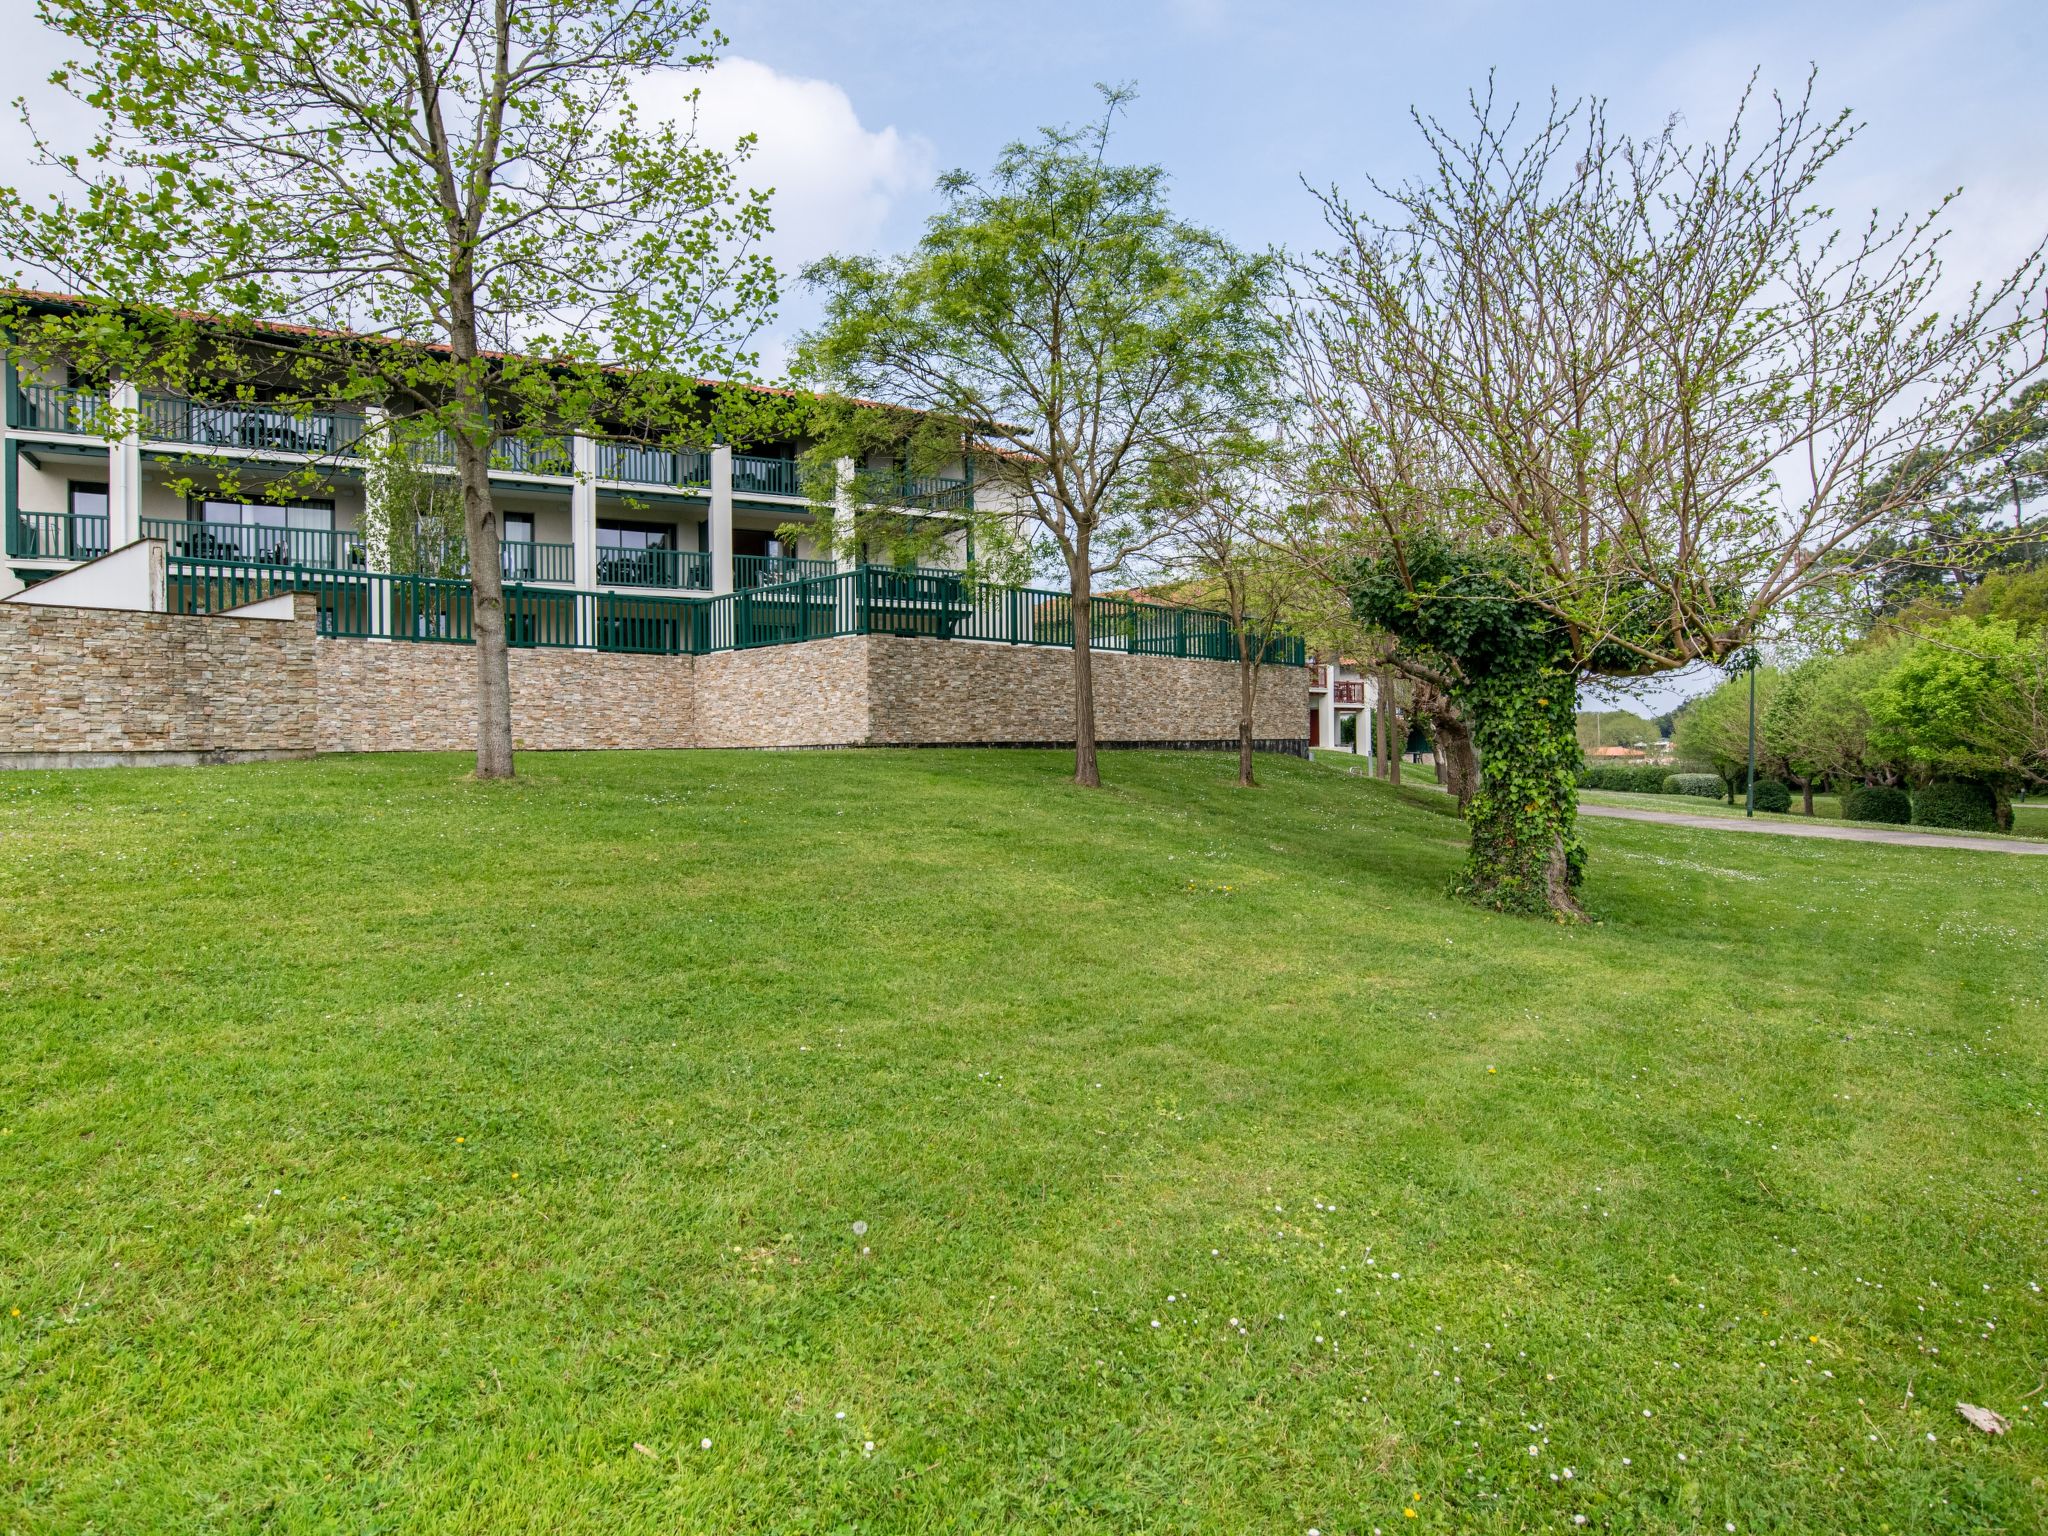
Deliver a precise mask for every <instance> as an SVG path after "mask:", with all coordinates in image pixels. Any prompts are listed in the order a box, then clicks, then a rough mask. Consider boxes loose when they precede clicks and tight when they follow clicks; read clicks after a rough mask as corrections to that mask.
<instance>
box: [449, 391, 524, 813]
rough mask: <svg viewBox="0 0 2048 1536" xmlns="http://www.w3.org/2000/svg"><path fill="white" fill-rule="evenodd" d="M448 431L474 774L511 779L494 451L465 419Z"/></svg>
mask: <svg viewBox="0 0 2048 1536" xmlns="http://www.w3.org/2000/svg"><path fill="white" fill-rule="evenodd" d="M465 404H466V405H468V406H470V407H471V408H473V409H474V410H475V411H476V412H477V414H478V415H479V416H480V415H481V414H482V412H483V409H484V407H483V404H482V402H481V401H480V400H475V399H473V398H472V399H471V400H468V401H465ZM465 414H467V413H465ZM470 419H471V420H472V421H474V420H475V419H476V418H475V417H471V418H470ZM449 435H450V436H451V437H453V438H454V440H455V460H456V472H457V474H458V475H459V476H460V478H461V481H462V523H463V531H464V533H465V534H466V535H467V537H468V541H469V585H470V633H471V635H472V637H473V638H474V640H475V642H476V776H477V777H478V778H479V779H509V778H511V777H512V679H511V673H510V671H509V669H508V666H507V662H506V654H505V580H504V575H505V573H504V566H503V564H502V556H501V555H500V553H499V539H498V512H497V508H496V507H495V506H493V505H492V503H491V461H490V453H489V449H488V448H487V447H484V446H480V445H479V444H478V442H477V440H476V437H475V436H473V435H472V433H471V432H470V430H469V429H468V427H467V426H466V425H465V426H463V427H461V428H458V430H456V431H455V432H453V433H451V434H449Z"/></svg>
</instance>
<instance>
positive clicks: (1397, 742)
mask: <svg viewBox="0 0 2048 1536" xmlns="http://www.w3.org/2000/svg"><path fill="white" fill-rule="evenodd" d="M1380 691H1381V693H1382V694H1384V695H1385V697H1386V698H1387V700H1388V704H1387V782H1388V783H1389V784H1399V783H1400V782H1401V749H1402V748H1403V747H1405V746H1407V745H1408V731H1407V726H1406V717H1405V716H1403V715H1402V714H1401V712H1400V711H1399V710H1398V709H1396V708H1395V707H1394V705H1393V702H1392V700H1393V697H1394V674H1393V673H1392V672H1389V671H1388V670H1387V669H1386V668H1384V667H1382V668H1381V669H1380Z"/></svg>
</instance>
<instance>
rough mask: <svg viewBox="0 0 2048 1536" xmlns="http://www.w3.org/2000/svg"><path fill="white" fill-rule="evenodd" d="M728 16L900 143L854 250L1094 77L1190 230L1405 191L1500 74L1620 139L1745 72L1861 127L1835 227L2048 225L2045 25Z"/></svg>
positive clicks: (1057, 114)
mask: <svg viewBox="0 0 2048 1536" xmlns="http://www.w3.org/2000/svg"><path fill="white" fill-rule="evenodd" d="M714 11H715V18H716V20H717V22H718V24H719V25H720V26H721V27H722V28H723V30H724V31H725V32H726V33H727V34H728V36H729V37H730V38H731V40H732V48H731V51H732V53H733V54H734V55H735V56H737V58H739V59H744V60H752V61H756V62H758V63H760V64H763V65H766V66H768V68H769V69H771V70H773V71H775V72H776V73H777V74H778V75H780V76H783V77H796V78H800V79H810V80H815V81H821V82H830V83H831V84H832V85H834V86H836V87H837V88H838V89H839V90H840V91H841V92H843V93H844V95H845V97H846V99H847V101H848V102H849V103H850V105H851V108H852V111H853V113H854V114H855V115H856V116H857V118H858V121H859V124H860V126H861V129H862V130H863V131H864V132H868V133H893V134H894V135H895V138H896V144H897V146H898V153H899V155H900V157H901V162H902V163H903V164H904V166H905V168H906V169H907V170H908V171H910V172H911V173H912V174H910V176H909V177H908V180H909V182H910V184H909V185H906V186H904V187H903V188H902V189H901V190H900V191H892V193H891V195H890V196H889V198H888V200H887V201H888V207H887V211H886V214H885V216H884V217H882V218H881V219H879V220H878V221H876V222H875V223H874V224H873V225H872V226H871V227H869V226H863V227H859V228H854V229H849V230H848V231H847V234H848V235H849V236H864V237H865V238H864V239H858V240H855V241H854V242H853V243H858V244H864V245H868V246H871V247H879V248H888V247H890V246H893V245H896V244H900V243H903V242H905V241H907V240H909V239H911V238H914V236H915V233H916V226H917V221H918V219H919V218H921V217H922V215H923V214H924V213H925V212H927V211H929V208H930V206H931V199H930V195H929V183H930V174H929V173H930V172H931V171H935V170H938V169H943V168H946V167H949V166H954V165H965V166H969V167H979V166H983V165H986V164H987V163H988V161H989V160H990V159H991V157H992V156H993V154H994V153H995V151H996V150H997V148H998V147H999V146H1000V145H1001V144H1002V143H1003V142H1004V141H1005V140H1007V139H1010V138H1012V137H1014V136H1016V135H1017V134H1019V133H1020V132H1023V131H1026V130H1028V129H1030V128H1031V127H1033V126H1035V125H1037V124H1040V123H1046V122H1054V121H1062V120H1072V119H1075V118H1079V117H1083V116H1086V115H1088V114H1089V112H1090V111H1091V109H1092V108H1093V106H1094V104H1095V103H1094V97H1093V94H1092V91H1091V85H1092V83H1093V82H1094V81H1096V80H1103V79H1108V80H1125V79H1129V80H1135V81H1136V82H1137V83H1138V87H1139V90H1140V92H1141V99H1140V100H1139V102H1138V103H1137V105H1136V107H1135V108H1134V110H1133V112H1132V114H1131V116H1130V118H1129V120H1128V122H1127V123H1126V125H1125V127H1124V128H1123V130H1122V132H1121V147H1122V151H1123V153H1124V154H1125V155H1127V156H1130V157H1133V158H1142V159H1148V160H1157V161H1159V162H1160V163H1162V164H1164V165H1165V166H1167V168H1168V169H1169V170H1170V171H1171V172H1172V173H1173V175H1174V178H1175V182H1176V187H1177V195H1178V200H1179V202H1180V204H1181V206H1182V207H1183V208H1184V209H1185V211H1186V212H1187V213H1188V214H1190V215H1192V216H1193V217H1196V218H1198V219H1200V220H1202V221H1204V222H1206V223H1209V224H1212V225H1214V226H1216V227H1218V228H1220V229H1222V230H1224V231H1225V232H1227V233H1229V234H1230V235H1232V236H1234V237H1235V238H1237V239H1239V240H1240V241H1243V242H1246V243H1253V244H1266V243H1285V244H1303V243H1310V242H1313V241H1314V239H1315V238H1316V234H1317V226H1316V219H1315V212H1314V209H1313V207H1312V206H1311V204H1310V201H1309V199H1308V197H1307V195H1306V193H1305V192H1304V191H1303V189H1302V187H1301V184H1300V178H1302V177H1306V178H1307V179H1308V180H1309V181H1310V182H1312V183H1315V184H1318V185H1322V184H1328V183H1331V182H1335V183H1338V184H1340V185H1344V186H1346V187H1356V186H1359V185H1360V184H1361V183H1362V182H1363V179H1364V177H1365V176H1366V175H1367V174H1368V173H1370V174H1375V175H1379V176H1381V177H1388V176H1394V177H1398V176H1400V175H1402V174H1404V173H1406V172H1408V171H1410V170H1412V169H1414V168H1415V167H1416V165H1417V140H1416V134H1415V130H1414V128H1413V126H1412V124H1411V123H1410V121H1409V118H1408V113H1409V109H1410V108H1411V106H1412V107H1416V108H1419V109H1421V110H1423V111H1425V112H1431V113H1436V114H1454V113H1457V112H1459V111H1460V110H1462V106H1463V102H1464V97H1465V94H1466V92H1467V91H1469V90H1471V89H1473V88H1475V87H1480V86H1483V85H1484V83H1485V81H1486V78H1487V75H1488V72H1489V71H1493V72H1495V73H1496V75H1497V78H1498V81H1499V90H1500V93H1501V95H1502V96H1504V97H1507V98H1510V99H1521V100H1527V101H1536V100H1539V99H1540V98H1542V97H1543V96H1544V95H1545V94H1546V93H1548V92H1549V91H1550V90H1551V89H1552V88H1556V89H1557V90H1559V91H1561V92H1563V93H1565V94H1566V95H1567V96H1576V95H1598V96H1603V97H1606V98H1607V99H1608V100H1609V101H1610V103H1611V106H1612V110H1613V114H1614V117H1615V119H1616V122H1617V124H1618V125H1620V126H1625V127H1630V128H1641V129H1645V130H1647V129H1653V128H1654V127H1656V126H1657V125H1658V124H1659V123H1661V122H1662V121H1663V119H1664V118H1665V117H1666V116H1667V115H1668V114H1670V113H1673V112H1677V113H1681V114H1683V115H1684V117H1685V119H1686V121H1687V122H1688V123H1690V124H1696V125H1697V126H1698V128H1699V130H1700V131H1701V132H1703V133H1704V132H1712V131H1714V130H1715V129H1716V128H1718V127H1720V126H1722V125H1723V124H1724V123H1725V121H1726V117H1727V114H1728V112H1729V111H1730V109H1731V108H1732V106H1733V104H1734V101H1735V98H1736V95H1737V93H1738V92H1739V91H1740V89H1741V87H1742V84H1743V82H1744V80H1745V79H1746V77H1747V76H1748V74H1749V73H1750V71H1751V70H1752V69H1756V68H1761V69H1762V70H1763V78H1764V82H1765V84H1766V85H1767V86H1770V85H1776V86H1781V87H1785V88H1788V89H1796V88H1798V86H1799V85H1800V84H1801V82H1802V81H1803V78H1804V75H1805V73H1806V70H1807V68H1808V66H1809V64H1817V65H1818V66H1819V67H1820V71H1821V80H1820V96H1821V99H1822V100H1823V101H1825V102H1827V103H1829V104H1831V105H1839V106H1845V107H1849V108H1851V109H1853V110H1854V111H1855V112H1856V113H1857V115H1858V116H1859V117H1860V118H1862V119H1863V120H1864V121H1865V122H1866V123H1867V124H1868V128H1867V130H1866V136H1865V139H1864V141H1863V142H1862V144H1861V145H1860V146H1859V147H1858V149H1857V150H1856V151H1855V152H1854V154H1853V156H1852V158H1851V159H1850V160H1849V161H1848V162H1847V163H1846V164H1845V165H1844V166H1843V174H1842V175H1841V176H1840V177H1839V178H1838V181H1837V184H1836V186H1835V188H1834V189H1833V190H1834V191H1835V193H1836V194H1837V196H1838V199H1839V206H1842V207H1843V208H1845V209H1847V208H1854V207H1867V206H1870V205H1872V204H1878V203H1881V204H1883V205H1885V206H1888V207H1906V206H1914V205H1919V204H1924V203H1925V202H1927V201H1929V200H1930V199H1932V198H1933V197H1935V196H1938V195H1939V194H1940V193H1941V192H1943V191H1946V190H1948V189H1950V188H1953V187H1955V186H1958V185H1967V186H1969V187H1970V189H1971V191H1970V194H1969V195H1968V197H1967V198H1966V200H1965V207H1964V211H1963V215H1962V218H1961V224H1962V226H1963V227H1964V228H1965V229H1966V230H1967V232H1968V233H1969V234H1970V236H1971V240H1970V243H1971V245H1972V246H1973V247H1975V248H1977V249H1978V250H1980V251H1981V252H1982V253H1983V254H1985V255H1987V256H1991V255H1998V254H2004V253H2006V252H2008V251H2010V252H2011V253H2013V254H2015V255H2016V254H2017V253H2018V252H2019V250H2021V249H2022V248H2023V246H2024V244H2029V243H2031V238H2029V239H2027V240H2025V241H2023V240H2022V239H2021V234H2022V232H2026V233H2027V234H2029V235H2030V236H2032V237H2037V236H2038V233H2039V232H2040V231H2041V230H2042V229H2043V228H2048V113H2044V112H2043V111H2042V110H2041V107H2042V99H2041V89H2042V84H2041V82H2042V75H2043V65H2044V64H2048V7H2042V6H2040V5H2038V4H2036V5H2032V6H2028V5H2021V4H1991V3H1984V4H1968V3H1963V4H1947V5H1920V6H1911V5H1885V4H1863V5H1837V4H1797V3H1780V4H1775V5H1759V4H1719V5H1714V6H1692V5H1687V6H1676V5H1658V4H1655V3H1650V4H1644V3H1640V0H1638V3H1636V4H1630V5H1621V4H1591V3H1581V4H1554V5H1544V6H1534V5H1510V4H1489V3H1477V0H1440V3H1436V4H1428V5H1404V6H1378V5H1366V4H1340V3H1327V0H1322V3H1318V0H1278V3H1274V0H1269V3H1264V4H1250V3H1240V0H1096V3H1092V4H1088V3H1074V0H1048V3H1041V4H1038V5H1036V6H1032V7H1021V6H1015V5H1001V6H998V5H993V4H971V3H950V4H942V5H928V4H904V3H885V4H876V3H868V4H846V3H844V0H841V3H836V4H828V3H824V0H723V3H720V0H714ZM720 95H721V100H720V102H719V107H720V113H719V115H720V118H721V120H723V118H724V115H725V105H726V104H725V102H724V101H723V99H722V98H723V92H721V93H720ZM756 126H757V130H758V131H759V132H760V133H761V134H762V135H763V137H764V138H765V139H768V140H770V141H771V143H772V142H773V141H775V140H777V139H778V138H779V137H788V138H792V139H793V138H794V137H795V136H796V135H797V134H798V133H800V132H802V131H803V130H804V128H805V127H806V126H807V125H803V124H799V123H793V122H790V121H788V120H785V119H783V118H781V117H780V116H779V115H778V114H777V113H775V112H774V110H773V108H772V104H771V105H770V110H769V111H768V112H766V113H765V114H764V115H763V117H762V120H761V121H759V122H758V123H757V124H756ZM791 147H794V146H793V145H792V146H791ZM818 148H819V149H821V150H823V149H825V148H826V146H822V145H821V146H818ZM919 157H923V158H922V161H921V163H920V161H919ZM917 172H922V173H923V174H921V175H920V174H916V173H917Z"/></svg>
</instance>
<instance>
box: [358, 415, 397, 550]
mask: <svg viewBox="0 0 2048 1536" xmlns="http://www.w3.org/2000/svg"><path fill="white" fill-rule="evenodd" d="M390 426H391V423H390V421H389V419H388V418H387V416H386V414H385V411H384V407H383V406H381V405H372V406H367V407H365V408H364V411H363V441H364V443H366V444H368V445H369V451H368V453H367V454H366V455H365V458H364V468H363V511H362V521H361V525H360V528H359V531H360V533H361V535H362V540H363V565H364V567H365V568H366V569H368V570H372V571H388V570H390V569H391V509H390V508H389V507H388V506H386V505H385V498H386V497H387V496H388V495H389V494H390V488H389V487H388V486H387V485H386V483H385V472H384V455H385V454H387V453H389V452H391V432H390Z"/></svg>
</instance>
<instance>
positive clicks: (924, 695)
mask: <svg viewBox="0 0 2048 1536" xmlns="http://www.w3.org/2000/svg"><path fill="white" fill-rule="evenodd" d="M865 644H866V645H867V647H868V700H869V734H868V737H867V740H868V742H869V743H870V744H872V745H876V746H891V745H895V746H929V745H934V744H938V743H945V742H952V743H958V744H960V745H969V744H972V743H976V742H985V743H997V744H1002V745H1021V744H1035V743H1044V744H1047V745H1051V744H1060V745H1065V744H1067V743H1069V742H1071V741H1073V739H1074V657H1073V653H1072V652H1070V651H1064V650H1055V649H1052V648H1050V647H1046V646H1033V645H991V644H985V643H982V642H978V641H972V640H919V639H910V638H904V637H898V636H894V635H870V636H867V637H866V640H865ZM1093 670H1094V674H1095V734H1096V738H1097V740H1099V741H1102V742H1105V743H1111V744H1113V743H1116V742H1145V743H1155V742H1195V741H1216V742H1222V741H1233V742H1234V741H1235V740H1236V739H1237V684H1238V679H1237V668H1236V666H1235V665H1233V664H1232V663H1229V662H1218V661H1186V660H1183V659H1181V658H1180V657H1177V656H1131V655H1125V654H1124V653H1123V652H1120V651H1097V652H1096V653H1095V655H1094V668H1093ZM1307 721H1308V674H1307V672H1306V670H1305V669H1303V668H1301V667H1264V668H1261V669H1260V681H1259V700H1258V707H1257V709H1256V710H1255V711H1254V712H1253V719H1252V734H1253V736H1255V737H1258V738H1259V739H1261V740H1285V741H1293V740H1299V739H1300V738H1301V737H1302V735H1303V734H1304V733H1305V731H1306V730H1307Z"/></svg>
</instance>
